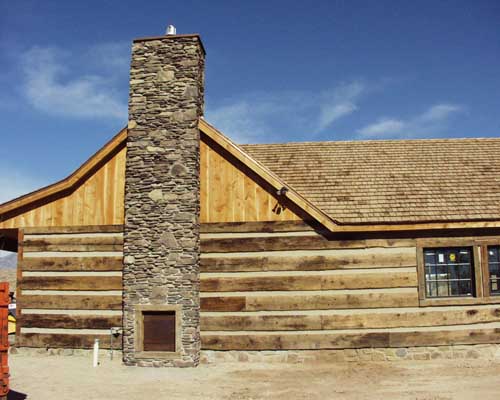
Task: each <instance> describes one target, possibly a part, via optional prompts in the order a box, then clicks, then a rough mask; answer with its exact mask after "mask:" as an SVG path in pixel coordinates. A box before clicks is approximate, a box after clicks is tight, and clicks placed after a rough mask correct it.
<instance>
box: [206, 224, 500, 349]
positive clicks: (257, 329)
mask: <svg viewBox="0 0 500 400" xmlns="http://www.w3.org/2000/svg"><path fill="white" fill-rule="evenodd" d="M275 226H276V230H275V232H273V224H272V223H265V224H259V223H253V224H247V225H246V224H206V225H204V226H203V227H202V232H204V233H203V234H202V237H201V249H202V258H201V332H202V348H203V349H207V350H292V349H294V350H295V349H302V350H308V349H345V348H364V347H412V346H438V345H452V344H474V343H500V305H499V304H487V305H470V306H439V307H420V306H419V298H418V288H417V285H418V282H417V267H416V265H417V259H416V252H417V250H416V240H415V239H414V238H408V237H402V238H394V237H389V238H385V237H383V236H382V235H381V236H380V237H375V235H371V236H370V238H362V237H359V238H352V237H351V238H348V239H346V238H342V237H340V238H339V237H330V238H326V237H325V236H323V235H322V234H321V233H319V232H315V231H314V230H313V229H311V228H310V227H308V226H307V225H304V224H303V223H285V222H282V223H276V225H275ZM436 240H438V239H436Z"/></svg>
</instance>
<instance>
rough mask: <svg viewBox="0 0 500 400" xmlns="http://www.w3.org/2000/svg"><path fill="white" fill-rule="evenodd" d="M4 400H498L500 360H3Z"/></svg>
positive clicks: (43, 358) (53, 357) (65, 358)
mask: <svg viewBox="0 0 500 400" xmlns="http://www.w3.org/2000/svg"><path fill="white" fill-rule="evenodd" d="M9 361H10V371H11V389H12V393H11V394H10V395H9V399H10V400H19V399H26V398H27V399H36V400H49V399H50V400H59V399H61V400H62V399H64V400H66V399H72V400H77V399H85V400H89V399H99V400H102V399H106V400H107V399H127V400H133V399H141V400H142V399H168V400H175V399H204V400H208V399H218V400H219V399H222V400H223V399H244V400H250V399H285V400H294V399H313V400H314V399H322V400H323V399H356V400H358V399H419V400H424V399H429V400H430V399H432V400H444V399H467V400H470V399H481V400H488V399H495V400H497V399H499V396H500V363H498V362H496V363H494V362H489V361H479V360H473V361H457V360H447V361H418V362H417V361H401V362H391V363H389V362H385V363H375V362H367V363H332V364H253V363H219V364H215V365H201V366H199V367H198V368H195V369H170V368H162V369H156V368H135V367H125V366H123V365H121V362H120V360H116V359H115V360H113V361H110V360H109V359H103V360H102V363H101V365H100V366H99V367H97V368H92V360H91V359H90V358H89V357H67V356H66V357H65V356H51V357H44V356H36V357H33V356H21V355H11V356H10V360H9Z"/></svg>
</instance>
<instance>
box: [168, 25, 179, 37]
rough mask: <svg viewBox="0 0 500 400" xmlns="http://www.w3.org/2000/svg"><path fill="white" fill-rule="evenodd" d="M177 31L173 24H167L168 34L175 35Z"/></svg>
mask: <svg viewBox="0 0 500 400" xmlns="http://www.w3.org/2000/svg"><path fill="white" fill-rule="evenodd" d="M176 33H177V29H176V28H175V26H173V25H169V26H167V32H166V34H167V35H175V34H176Z"/></svg>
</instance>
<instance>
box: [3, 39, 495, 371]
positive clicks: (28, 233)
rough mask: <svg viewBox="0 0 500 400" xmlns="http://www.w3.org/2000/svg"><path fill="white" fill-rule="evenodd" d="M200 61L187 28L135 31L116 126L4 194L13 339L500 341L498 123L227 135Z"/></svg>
mask: <svg viewBox="0 0 500 400" xmlns="http://www.w3.org/2000/svg"><path fill="white" fill-rule="evenodd" d="M204 64H205V50H204V47H203V44H202V42H201V39H200V37H199V35H197V34H192V35H166V36H159V37H148V38H141V39H136V40H134V42H133V46H132V61H131V72H130V98H129V120H128V124H127V126H126V127H125V128H124V129H122V130H121V131H120V132H119V133H118V134H117V135H116V136H114V137H113V138H112V139H111V140H110V141H109V142H108V143H107V144H106V145H105V146H104V147H103V148H101V149H100V150H99V151H98V152H97V153H96V154H95V155H93V156H92V157H91V158H90V159H89V160H88V161H87V162H86V163H85V164H84V165H82V166H81V167H80V168H79V169H78V170H77V171H75V172H74V173H73V174H72V175H71V176H69V177H67V178H66V179H64V180H62V181H60V182H57V183H55V184H53V185H51V186H48V187H45V188H42V189H40V190H38V191H35V192H33V193H30V194H27V195H25V196H22V197H19V198H17V199H14V200H12V201H9V202H7V203H5V204H2V205H0V238H1V241H2V245H3V247H4V248H6V249H9V250H12V251H17V253H18V274H17V279H18V286H17V301H18V317H19V319H18V321H19V322H18V326H17V332H16V346H17V347H20V348H21V347H35V348H37V347H39V348H70V349H80V348H90V347H92V345H93V343H94V340H95V339H96V338H98V339H100V345H101V347H103V348H109V347H110V346H114V347H115V348H120V349H121V350H122V354H123V361H124V363H125V364H127V365H141V366H152V365H154V366H196V365H197V364H198V363H199V361H200V357H201V356H203V355H204V354H205V355H206V354H213V352H218V354H223V353H224V352H228V351H233V352H248V351H254V352H265V353H266V354H269V353H271V354H272V353H273V352H276V353H277V354H278V353H279V354H283V353H287V352H301V351H308V352H310V353H315V354H319V353H322V352H328V351H334V350H345V349H348V350H359V349H375V348H376V349H389V350H390V349H393V350H394V349H400V350H401V349H402V350H403V352H402V354H406V351H410V350H411V349H419V348H428V347H433V348H439V347H443V348H447V349H449V348H453V346H471V348H472V347H473V346H477V345H484V346H497V345H498V344H500V282H499V280H500V178H499V176H500V158H499V157H498V154H500V139H495V138H493V139H433V140H379V141H346V142H302V143H282V144H252V145H238V144H236V143H234V142H233V141H231V140H230V139H229V138H228V137H227V136H226V135H225V134H223V133H221V132H220V131H218V130H217V129H216V128H215V127H214V126H212V125H210V124H209V123H208V122H207V121H206V120H205V119H204V118H203V102H204ZM227 133H229V134H230V132H227ZM210 352H212V353H210Z"/></svg>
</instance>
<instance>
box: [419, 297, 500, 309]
mask: <svg viewBox="0 0 500 400" xmlns="http://www.w3.org/2000/svg"><path fill="white" fill-rule="evenodd" d="M475 304H500V297H499V296H491V297H463V298H450V297H446V298H442V299H423V300H420V307H432V306H457V305H458V306H459V305H464V306H466V305H475Z"/></svg>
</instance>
